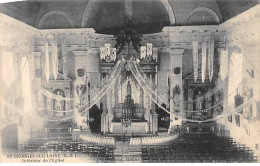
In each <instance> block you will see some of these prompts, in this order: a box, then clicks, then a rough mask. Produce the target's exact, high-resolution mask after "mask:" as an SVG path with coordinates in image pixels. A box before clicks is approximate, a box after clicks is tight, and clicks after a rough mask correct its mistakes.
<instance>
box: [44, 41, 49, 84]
mask: <svg viewBox="0 0 260 166" xmlns="http://www.w3.org/2000/svg"><path fill="white" fill-rule="evenodd" d="M44 48H45V77H46V80H47V82H48V81H49V76H50V60H49V45H48V42H46V43H45V46H44Z"/></svg>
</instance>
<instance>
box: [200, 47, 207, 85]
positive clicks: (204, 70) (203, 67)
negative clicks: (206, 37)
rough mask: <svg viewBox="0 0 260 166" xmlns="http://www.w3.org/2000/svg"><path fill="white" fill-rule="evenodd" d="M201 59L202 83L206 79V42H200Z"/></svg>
mask: <svg viewBox="0 0 260 166" xmlns="http://www.w3.org/2000/svg"><path fill="white" fill-rule="evenodd" d="M201 54H202V55H201V56H202V59H201V80H202V82H204V80H205V77H206V67H207V66H206V65H207V42H202V53H201Z"/></svg>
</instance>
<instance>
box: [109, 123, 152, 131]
mask: <svg viewBox="0 0 260 166" xmlns="http://www.w3.org/2000/svg"><path fill="white" fill-rule="evenodd" d="M148 125H149V124H148V123H147V122H132V123H131V125H130V126H127V127H125V126H123V125H122V123H121V122H111V132H112V133H116V134H120V133H137V134H144V133H148V127H149V126H148Z"/></svg>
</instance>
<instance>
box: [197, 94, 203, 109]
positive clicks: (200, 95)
mask: <svg viewBox="0 0 260 166" xmlns="http://www.w3.org/2000/svg"><path fill="white" fill-rule="evenodd" d="M202 102H203V98H202V94H201V92H200V91H199V94H198V95H197V96H196V111H201V110H202Z"/></svg>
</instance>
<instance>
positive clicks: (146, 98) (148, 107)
mask: <svg viewBox="0 0 260 166" xmlns="http://www.w3.org/2000/svg"><path fill="white" fill-rule="evenodd" d="M144 78H145V79H146V80H147V76H146V75H145V76H144ZM144 108H145V109H146V112H145V120H147V129H146V131H147V132H150V131H151V113H150V110H151V102H150V94H149V93H148V92H147V91H144Z"/></svg>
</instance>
